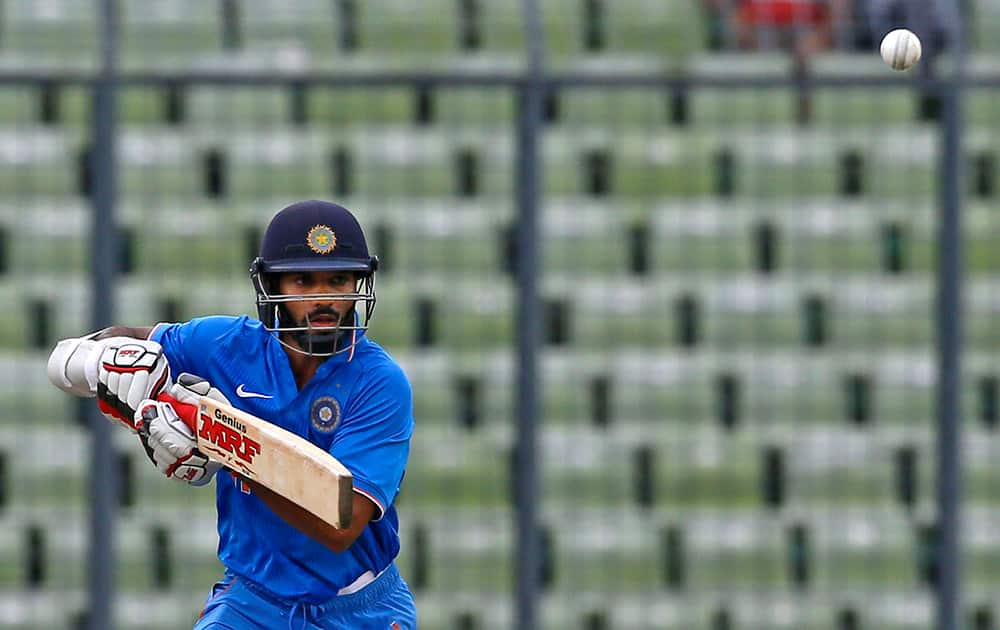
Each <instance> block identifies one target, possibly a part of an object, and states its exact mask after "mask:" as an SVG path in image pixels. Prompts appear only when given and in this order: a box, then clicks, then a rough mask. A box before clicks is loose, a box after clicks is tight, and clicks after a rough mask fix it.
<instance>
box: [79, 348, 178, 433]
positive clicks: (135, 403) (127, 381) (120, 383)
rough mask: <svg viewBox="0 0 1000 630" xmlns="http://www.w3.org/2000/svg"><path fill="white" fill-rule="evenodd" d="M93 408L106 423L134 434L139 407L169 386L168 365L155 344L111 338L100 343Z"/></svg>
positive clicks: (160, 349)
mask: <svg viewBox="0 0 1000 630" xmlns="http://www.w3.org/2000/svg"><path fill="white" fill-rule="evenodd" d="M100 343H101V344H103V352H102V353H101V356H100V360H99V362H98V364H97V405H98V407H100V408H101V411H102V412H103V413H104V415H105V416H107V417H108V418H109V419H110V420H112V421H114V422H118V423H121V424H123V425H125V426H126V427H128V428H129V429H131V430H132V431H135V430H136V427H135V414H136V411H138V409H139V406H140V403H141V402H142V401H144V400H147V399H150V398H156V397H157V396H158V395H159V394H160V392H162V391H163V390H164V388H165V387H166V386H167V385H169V384H170V365H169V364H168V363H167V357H166V356H164V354H163V347H162V346H160V344H158V343H156V342H155V341H148V340H145V339H133V338H131V337H111V338H110V339H104V340H102V341H101V342H100Z"/></svg>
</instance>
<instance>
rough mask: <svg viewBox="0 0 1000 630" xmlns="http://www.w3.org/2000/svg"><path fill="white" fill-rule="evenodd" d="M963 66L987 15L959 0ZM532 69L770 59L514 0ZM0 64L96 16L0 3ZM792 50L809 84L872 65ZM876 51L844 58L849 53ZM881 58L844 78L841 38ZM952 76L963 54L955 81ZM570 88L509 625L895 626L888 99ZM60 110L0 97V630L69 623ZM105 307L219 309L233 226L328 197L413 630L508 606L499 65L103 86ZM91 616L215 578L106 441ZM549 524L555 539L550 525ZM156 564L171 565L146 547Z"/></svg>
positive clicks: (304, 17)
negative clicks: (106, 514)
mask: <svg viewBox="0 0 1000 630" xmlns="http://www.w3.org/2000/svg"><path fill="white" fill-rule="evenodd" d="M122 4H123V5H124V7H125V8H124V11H123V23H122V29H123V30H122V32H123V42H122V43H123V52H122V60H123V69H125V70H128V71H159V70H165V69H187V70H212V69H220V68H225V69H228V70H232V71H233V72H238V71H239V70H240V69H246V70H252V69H283V70H291V71H300V70H303V69H318V70H337V71H343V72H355V71H356V72H360V71H373V70H374V71H378V70H401V69H402V70H418V71H424V70H427V69H452V70H460V71H467V72H501V71H509V70H512V69H517V68H518V67H520V65H521V64H523V62H524V39H523V37H524V36H523V32H522V29H521V24H520V20H521V16H520V15H519V10H518V9H517V6H516V3H511V2H507V3H501V2H476V1H474V0H462V1H457V2H451V1H447V2H446V1H444V0H435V1H434V2H432V3H429V4H431V5H433V6H432V7H430V8H428V6H425V3H421V10H420V11H419V12H418V11H415V10H414V9H413V3H410V2H405V1H404V0H392V1H391V2H379V3H365V2H359V1H356V0H337V1H335V2H323V1H320V0H308V1H302V0H299V1H298V2H296V3H295V7H294V10H293V9H292V8H291V5H290V4H289V3H287V2H281V1H278V0H267V1H264V0H257V1H255V2H252V3H251V2H217V3H208V2H198V1H194V0H170V1H169V2H158V3H154V4H155V5H156V6H155V7H146V6H145V5H144V6H143V8H142V9H141V10H140V9H139V8H138V4H137V3H129V2H126V3H122ZM975 4H976V6H977V8H978V9H979V10H980V11H981V12H982V13H981V15H982V16H983V17H982V19H979V20H976V21H974V22H973V26H974V28H973V30H974V33H975V38H976V39H975V41H976V46H977V48H976V50H977V52H978V51H983V52H988V51H990V50H992V49H993V48H994V47H995V46H996V43H995V42H996V41H998V40H997V38H996V37H995V34H996V33H997V25H998V24H1000V18H998V17H997V15H998V11H997V3H996V2H994V1H992V0H990V1H987V0H979V2H977V3H975ZM543 8H544V15H543V18H544V28H545V33H546V36H547V39H548V53H549V62H550V67H551V68H553V69H556V70H567V71H574V72H581V73H586V72H590V71H598V70H608V69H613V70H620V69H638V70H656V71H667V72H678V73H686V74H687V75H689V76H704V75H727V76H732V75H737V76H747V77H759V76H762V75H783V74H785V73H787V72H788V70H789V67H790V64H789V61H788V59H787V58H784V57H781V56H774V55H771V54H767V53H761V54H756V55H736V54H734V53H731V52H718V51H711V50H709V48H708V42H707V40H706V37H707V34H706V30H705V25H704V24H703V23H702V17H701V13H700V11H699V7H698V5H697V3H696V2H694V1H693V0H675V1H672V2H669V3H664V2H654V1H652V0H642V1H639V0H637V1H635V2H601V1H600V0H586V1H577V0H555V1H552V2H549V1H546V2H544V3H543ZM2 9H3V33H2V34H0V68H29V69H54V68H57V69H63V70H65V69H69V70H80V69H93V68H94V67H96V59H97V54H98V44H99V42H98V37H97V29H96V18H95V15H96V12H95V8H94V3H93V2H82V1H79V0H46V1H45V2H28V1H20V2H5V3H3V5H2ZM867 57H869V55H860V54H857V53H843V52H838V53H829V54H824V55H820V56H819V57H817V59H816V62H815V64H814V65H813V70H814V71H815V72H833V73H839V74H843V75H850V74H857V73H861V72H873V71H877V68H876V67H875V66H873V65H871V64H870V63H869V62H870V61H871V60H870V59H868V58H867ZM872 59H874V57H872ZM877 63H880V62H877ZM989 65H990V64H989V63H988V60H987V61H978V62H977V64H976V65H975V67H976V68H978V69H979V71H986V70H987V69H988V68H989ZM798 96H799V94H798V92H797V90H796V89H792V88H780V89H772V90H767V91H759V90H754V91H750V90H745V89H737V90H735V91H734V90H730V89H721V88H706V89H693V90H691V91H688V92H683V93H670V92H666V91H663V90H659V89H654V88H642V89H638V88H628V89H624V88H623V89H621V90H616V91H613V92H609V91H602V90H596V89H590V88H584V87H578V86H571V87H566V88H564V89H562V90H558V91H553V92H551V93H550V94H549V95H548V96H547V98H546V101H545V119H546V126H545V131H544V136H543V138H541V144H542V149H543V154H542V161H543V166H544V172H543V180H542V181H543V187H544V188H543V197H542V203H541V207H542V212H543V215H542V229H543V239H542V242H543V244H544V259H543V261H542V266H541V268H540V269H539V272H540V274H541V282H540V286H541V290H542V292H543V298H544V299H543V302H544V321H543V334H544V340H545V348H544V353H543V363H542V366H541V375H542V380H543V383H544V388H543V394H544V398H543V401H542V409H543V417H544V423H543V426H542V427H541V431H540V439H541V443H540V450H541V461H542V470H541V476H542V488H541V489H540V494H541V496H542V505H541V513H542V521H543V523H542V525H543V528H542V529H543V531H542V532H541V536H542V542H543V544H542V549H543V559H542V570H543V575H542V585H543V588H544V591H543V593H544V594H543V597H542V611H541V612H542V621H543V624H542V625H543V627H545V628H561V627H584V628H588V629H589V630H608V629H612V628H622V629H624V628H630V629H631V628H653V627H655V628H676V629H685V630H689V629H695V628H698V629H701V628H704V629H705V630H709V629H711V630H722V629H729V628H755V629H756V628H776V629H777V628H782V629H783V628H788V629H792V628H795V629H806V628H816V629H819V628H837V629H838V630H839V629H844V630H847V629H854V628H862V627H864V628H884V629H887V630H888V629H893V630H902V629H904V628H905V629H916V628H924V629H926V628H930V627H932V625H933V601H932V600H933V596H932V591H931V588H932V585H933V581H934V572H935V567H934V566H933V563H932V562H931V561H930V560H929V557H930V556H929V551H928V549H930V548H932V547H933V544H934V535H935V533H934V527H933V524H934V517H935V515H934V512H933V483H934V475H935V470H934V451H933V448H934V443H933V422H934V420H933V419H934V413H935V412H934V404H935V403H934V385H935V383H934V378H935V377H934V328H933V326H934V320H933V317H934V312H933V308H934V299H935V294H934V287H935V284H934V282H935V279H934V265H935V246H934V242H935V240H934V239H935V238H936V230H937V223H936V216H935V211H936V210H935V208H936V203H937V200H936V196H935V195H936V194H937V192H938V190H937V183H936V182H937V179H936V169H937V168H938V163H937V160H938V155H939V149H940V147H939V141H938V138H937V134H938V131H937V128H936V126H935V124H934V121H933V120H927V119H926V117H925V116H924V115H923V110H922V105H921V99H920V97H919V95H916V94H914V92H913V91H912V90H910V89H908V88H900V89H895V88H893V89H890V90H879V91H878V92H877V93H875V92H873V91H870V90H865V89H856V88H844V89H839V88H838V89H817V90H816V91H815V92H814V93H813V94H812V95H811V96H812V99H813V101H812V115H811V118H810V119H809V121H807V122H803V121H802V120H800V117H799V114H798V110H797V107H798V104H797V99H798ZM90 108H91V104H90V102H89V95H88V94H87V93H86V92H85V91H84V90H83V89H82V88H80V87H78V86H75V87H74V86H64V85H54V84H52V83H49V82H45V81H42V82H39V83H38V84H37V85H34V86H32V87H31V89H22V88H20V87H18V88H17V89H14V88H11V87H3V88H2V89H0V300H2V303H3V304H5V305H6V307H5V308H4V309H3V311H2V313H0V568H2V570H0V626H3V627H10V628H17V629H27V628H53V627H74V624H77V623H79V622H80V620H81V619H83V618H85V617H84V616H85V605H86V601H85V594H86V587H87V576H86V569H85V560H86V549H87V541H86V530H87V499H86V497H87V473H86V467H87V464H88V453H89V450H88V445H87V439H88V438H87V436H86V433H85V431H84V428H83V427H82V425H81V424H80V423H79V422H78V421H77V419H78V418H79V415H80V413H79V409H78V407H77V406H75V404H74V401H70V400H66V399H64V398H62V397H60V396H57V395H56V394H55V393H54V390H51V388H50V387H49V386H48V384H47V383H46V381H45V377H44V368H43V366H44V357H45V353H46V351H47V350H48V349H49V348H50V347H51V345H52V344H53V343H54V342H55V341H56V340H57V339H59V338H61V337H64V336H70V335H75V334H79V333H80V332H81V331H83V330H85V329H86V328H87V323H88V317H89V316H88V313H89V308H90V303H91V298H90V285H89V281H88V275H87V274H88V265H89V260H90V248H91V240H90V236H89V223H88V220H89V212H90V210H89V199H88V197H89V195H90V194H91V192H92V183H93V182H92V177H91V173H90V167H89V162H88V155H89V153H88V152H89V151H90V149H89V142H90V140H89V137H90V136H89V131H88V127H87V126H88V124H89V122H88V121H89V117H90V113H91V112H90ZM119 109H120V113H121V117H122V133H121V137H120V138H119V149H120V152H121V153H120V158H119V159H120V162H119V164H120V177H119V179H120V182H119V183H120V187H121V190H120V193H121V194H120V201H121V205H120V212H119V215H120V216H119V220H120V225H121V236H122V242H123V249H122V251H121V252H119V256H120V260H121V268H122V271H123V276H122V279H121V282H120V284H119V286H118V287H116V298H117V299H116V307H117V309H118V315H119V319H120V321H121V322H122V323H126V324H144V323H149V322H154V321H159V320H179V319H186V318H190V317H193V316H197V315H201V314H207V313H232V314H239V313H251V312H252V310H253V303H252V295H251V289H250V284H249V281H248V279H247V277H246V268H247V265H248V262H249V260H250V258H251V256H252V253H253V252H254V251H255V248H256V243H257V240H258V239H259V236H260V233H259V230H260V228H261V226H262V225H263V222H264V221H265V220H266V219H267V218H268V217H269V216H270V215H271V213H273V212H274V211H275V210H276V209H278V208H280V207H281V206H282V205H284V204H285V203H288V202H289V201H292V200H294V199H296V198H302V197H310V196H316V197H324V198H335V199H338V200H341V201H343V202H344V203H345V204H346V205H348V206H349V207H351V208H355V209H357V210H358V212H359V214H360V215H361V216H362V218H363V221H364V223H365V225H366V226H369V227H368V229H369V236H370V238H372V239H373V240H374V242H375V244H376V245H375V247H374V248H373V249H375V250H376V252H377V253H379V254H380V255H381V257H382V259H383V263H384V273H383V274H382V275H381V277H380V280H379V285H378V290H379V307H378V310H377V312H376V316H375V319H374V321H373V326H372V336H373V337H374V338H375V339H376V340H378V341H380V342H381V343H383V344H384V345H385V346H386V347H388V348H389V349H390V351H391V352H393V354H394V355H397V356H398V357H399V359H400V361H401V362H402V364H403V365H404V367H405V368H406V369H407V372H408V374H409V375H410V377H411V379H412V381H413V383H414V392H415V397H416V398H415V405H416V415H417V421H418V431H417V434H416V436H415V438H414V445H413V454H412V456H411V466H410V470H409V471H408V473H407V478H406V483H405V485H404V489H403V493H402V495H401V497H400V506H401V512H402V518H401V520H402V528H403V531H402V535H403V551H402V555H401V557H400V565H401V568H402V570H403V573H404V575H405V577H406V578H407V579H408V580H409V581H410V583H411V585H412V586H413V588H414V591H415V593H416V595H417V598H418V605H419V610H420V614H421V628H429V629H436V628H442V629H443V628H461V629H463V630H471V629H477V630H479V629H482V630H485V629H487V628H490V629H493V628H495V629H500V628H510V627H513V626H512V623H513V621H512V619H513V612H512V608H511V602H510V599H511V598H510V594H511V592H512V590H513V585H512V582H511V581H512V579H513V577H512V576H513V575H514V566H513V550H514V547H515V544H516V540H515V533H514V529H513V522H514V520H513V519H514V514H513V499H512V483H513V482H512V475H513V474H516V473H515V472H513V471H512V458H511V453H512V448H513V444H514V438H515V433H514V432H515V430H516V429H515V427H516V425H515V422H514V421H515V409H514V404H515V391H514V380H515V379H514V369H515V361H514V358H513V355H512V347H511V344H512V342H513V340H514V339H515V336H516V334H517V322H516V321H515V315H514V313H515V304H516V302H515V300H516V293H515V286H514V278H513V276H512V271H513V263H512V260H513V258H514V253H515V252H516V248H517V246H518V240H519V239H518V227H517V225H516V221H515V214H516V211H515V206H514V203H515V199H514V195H513V190H514V165H513V159H514V151H515V145H514V134H513V132H512V124H513V121H514V119H515V116H516V99H515V98H514V95H513V94H512V93H511V92H510V91H508V90H506V89H499V88H481V87H476V88H469V87H449V88H445V87H442V88H435V87H430V86H417V87H416V88H413V87H410V86H405V85H400V86H393V87H384V88H332V87H329V86H310V87H307V86H305V85H304V84H298V85H291V86H277V87H275V86H265V87H261V86H255V87H249V86H247V87H240V86H228V85H227V86H224V87H220V86H210V85H200V84H199V85H195V84H177V85H168V86H164V87H162V88H160V87H157V88H151V87H145V86H143V87H136V86H130V87H128V88H126V89H123V91H122V93H121V95H120V99H119ZM996 111H997V108H996V107H995V94H993V91H992V90H991V89H985V88H983V89H978V88H977V89H976V90H974V91H973V93H972V94H970V96H969V99H968V103H967V112H968V122H969V123H970V125H971V127H970V129H969V132H968V135H967V141H968V150H969V158H968V159H969V162H968V166H969V174H970V175H969V183H968V185H969V189H968V193H969V195H968V196H969V201H970V203H969V205H968V207H967V209H966V215H965V216H966V225H967V237H968V240H967V246H968V255H967V260H966V265H967V267H966V269H967V272H968V305H969V309H970V316H969V320H968V323H967V335H968V343H969V348H970V351H971V352H970V353H969V355H968V356H967V361H966V368H967V371H968V376H969V378H968V379H967V380H968V384H967V386H966V390H965V392H964V398H963V404H964V409H965V410H966V416H967V424H968V425H969V431H968V435H967V436H966V439H965V446H966V456H967V464H966V474H967V497H968V501H969V505H968V511H969V518H968V519H967V522H966V523H965V525H964V526H965V528H966V529H965V532H964V533H965V535H966V542H967V548H966V553H967V558H966V560H967V561H966V565H965V577H966V579H967V582H968V598H967V599H968V604H967V608H968V618H969V619H970V623H971V627H973V628H975V629H976V630H980V629H987V628H993V627H995V624H994V621H993V619H994V616H995V614H996V612H995V603H993V598H992V596H993V594H994V593H995V589H996V586H997V585H998V583H1000V574H998V572H997V569H996V567H997V566H1000V565H998V564H997V562H996V560H997V554H998V550H1000V540H998V539H997V536H996V534H995V533H994V532H996V531H998V528H997V524H998V522H1000V512H998V510H997V505H996V501H997V499H996V496H997V493H996V487H997V484H996V481H995V479H994V478H995V474H996V467H995V464H994V462H995V461H996V460H997V453H996V450H997V448H996V446H995V445H994V444H993V442H995V440H993V438H994V437H995V431H996V426H997V419H998V414H1000V412H998V408H1000V405H998V403H997V401H998V389H1000V386H998V375H997V370H996V365H995V361H994V360H993V358H994V357H993V355H994V354H995V352H996V350H997V348H998V344H997V336H996V333H995V329H994V327H993V326H992V324H991V321H992V319H993V317H994V315H995V313H996V312H997V310H998V309H1000V301H998V300H997V298H996V296H997V295H998V292H997V286H996V279H995V278H994V274H995V270H996V269H997V268H998V263H1000V259H998V256H1000V254H997V251H998V250H997V247H996V244H997V237H998V234H997V229H998V228H997V226H998V225H1000V224H998V223H997V222H996V221H995V220H994V219H993V216H992V215H993V214H994V209H993V206H994V204H995V198H996V184H995V181H996V177H997V157H996V150H995V148H994V147H995V142H994V140H995V137H996V124H997V114H996ZM115 438H116V447H117V449H118V452H119V453H120V460H119V466H120V470H121V471H122V476H123V480H124V482H125V486H124V492H123V496H122V505H121V508H120V517H119V520H118V532H119V535H120V538H119V541H118V559H117V566H118V587H119V591H120V593H119V598H118V605H119V608H118V616H119V621H120V624H121V627H123V628H177V627H185V624H188V625H189V624H190V623H191V622H192V621H193V619H194V617H195V615H197V613H198V610H199V608H200V606H201V603H202V600H203V597H204V594H205V592H206V591H207V589H208V588H209V587H210V586H211V584H212V583H213V582H214V580H215V579H217V578H218V576H219V565H218V562H217V560H216V559H215V557H214V547H215V542H216V540H215V534H214V523H213V515H214V512H213V507H212V498H211V491H199V490H194V491H192V490H191V489H189V488H186V487H183V486H180V485H174V484H170V483H167V482H165V481H164V480H163V479H161V478H160V477H159V476H158V474H157V473H156V471H155V470H153V469H152V468H151V467H150V466H148V464H147V463H146V461H145V459H144V457H143V455H142V453H141V451H140V450H139V449H138V447H137V445H136V444H134V443H133V440H132V439H131V438H130V437H129V436H127V435H125V434H124V433H123V432H122V433H121V434H116V436H115ZM567 522H568V523H572V527H569V528H567V527H564V526H561V525H560V524H565V523H567ZM181 566H183V567H184V571H183V573H182V572H181V571H180V569H179V567H181Z"/></svg>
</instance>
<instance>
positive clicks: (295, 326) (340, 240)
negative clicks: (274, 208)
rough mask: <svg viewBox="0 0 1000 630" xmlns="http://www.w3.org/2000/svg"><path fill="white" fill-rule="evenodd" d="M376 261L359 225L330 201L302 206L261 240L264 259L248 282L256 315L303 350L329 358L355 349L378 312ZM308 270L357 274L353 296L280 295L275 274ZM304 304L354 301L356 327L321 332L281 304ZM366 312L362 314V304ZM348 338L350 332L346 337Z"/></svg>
mask: <svg viewBox="0 0 1000 630" xmlns="http://www.w3.org/2000/svg"><path fill="white" fill-rule="evenodd" d="M377 269H378V258H377V257H376V256H372V255H371V254H369V252H368V243H367V241H366V240H365V234H364V231H363V230H362V229H361V224H360V223H358V220H357V218H356V217H355V216H354V215H353V214H351V212H350V211H349V210H348V209H347V208H344V207H343V206H340V205H338V204H335V203H331V202H329V201H317V200H309V201H299V202H296V203H293V204H291V205H290V206H287V207H286V208H284V209H282V210H281V211H280V212H278V214H276V215H275V216H274V218H273V219H271V222H270V223H269V224H268V226H267V230H265V232H264V237H263V239H262V241H261V246H260V255H259V256H257V258H255V259H254V261H253V263H252V264H251V265H250V278H251V280H252V282H253V285H254V289H255V290H256V292H257V314H258V317H259V318H260V320H261V321H262V322H263V323H264V326H265V327H266V328H267V329H268V330H270V331H272V332H275V333H279V339H280V333H290V334H292V335H293V336H294V338H295V339H296V341H298V343H299V345H301V346H302V349H301V350H300V349H299V348H295V347H292V346H288V344H285V345H286V347H290V348H291V349H293V350H296V351H304V352H305V353H306V354H310V355H314V356H330V355H332V354H337V353H339V352H344V351H348V350H353V348H354V345H355V344H356V343H357V341H358V339H359V338H360V337H361V335H363V334H364V333H365V331H367V329H368V321H369V319H370V318H371V316H372V314H373V313H374V310H375V271H376V270H377ZM310 271H350V272H354V273H355V274H356V278H357V284H356V288H355V292H354V293H336V294H322V295H315V294H313V295H309V296H296V295H287V294H278V293H277V282H275V280H276V276H277V274H282V273H295V272H310ZM302 300H310V301H315V300H321V301H322V300H350V301H353V302H354V312H353V320H354V321H353V322H352V324H353V325H345V324H344V323H343V322H342V323H341V325H340V326H337V327H336V328H335V329H334V331H332V332H331V331H329V330H328V329H324V330H323V331H317V330H314V329H312V328H311V327H310V326H309V323H308V321H306V322H305V323H304V324H303V323H296V322H293V321H291V317H290V316H289V315H288V312H287V310H286V309H284V308H283V305H284V304H285V303H287V302H294V301H302ZM359 302H361V303H364V308H362V309H358V303H359ZM344 333H350V336H349V338H348V336H347V335H345V334H344Z"/></svg>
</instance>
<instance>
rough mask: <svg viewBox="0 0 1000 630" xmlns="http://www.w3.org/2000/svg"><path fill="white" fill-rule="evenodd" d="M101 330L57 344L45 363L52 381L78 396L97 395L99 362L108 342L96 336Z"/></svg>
mask: <svg viewBox="0 0 1000 630" xmlns="http://www.w3.org/2000/svg"><path fill="white" fill-rule="evenodd" d="M100 333H101V331H97V332H94V333H91V334H89V335H87V336H86V337H72V338H70V339H63V340H62V341H60V342H59V343H57V344H56V347H55V348H54V349H53V350H52V354H50V355H49V360H48V363H47V364H46V366H45V371H46V373H47V374H48V377H49V382H51V383H52V384H53V385H55V386H56V387H58V388H59V389H61V390H63V391H64V392H67V393H70V394H73V395H74V396H80V397H81V398H93V397H94V395H95V394H97V365H98V364H99V363H100V361H101V354H103V352H104V342H103V341H94V339H93V338H94V337H96V336H97V335H99V334H100Z"/></svg>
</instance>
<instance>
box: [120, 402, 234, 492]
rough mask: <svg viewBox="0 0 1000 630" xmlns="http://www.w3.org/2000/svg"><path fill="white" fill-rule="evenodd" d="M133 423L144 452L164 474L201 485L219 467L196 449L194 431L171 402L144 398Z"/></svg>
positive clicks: (208, 479)
mask: <svg viewBox="0 0 1000 630" xmlns="http://www.w3.org/2000/svg"><path fill="white" fill-rule="evenodd" d="M135 424H136V426H137V427H138V430H139V440H140V441H141V442H142V446H143V448H145V449H146V455H147V456H149V459H150V460H151V461H152V462H153V463H154V464H155V465H156V467H157V468H158V469H159V470H160V472H162V473H163V474H164V475H166V476H167V477H170V478H171V479H177V480H179V481H184V482H187V483H189V484H191V485H192V486H202V485H205V484H206V483H208V482H209V481H211V480H212V477H214V476H215V473H216V472H217V471H218V470H219V468H221V465H220V464H218V463H216V462H213V461H211V460H209V459H208V458H207V457H205V455H204V454H202V452H201V451H199V450H198V442H197V440H195V437H194V432H193V431H192V430H191V427H189V426H188V425H187V424H186V423H185V422H184V420H181V418H180V417H179V416H178V415H177V411H176V410H175V409H174V407H173V405H172V404H171V403H169V402H159V401H156V400H152V399H148V400H144V401H143V404H142V406H141V407H140V408H139V410H138V411H137V412H136V418H135Z"/></svg>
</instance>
